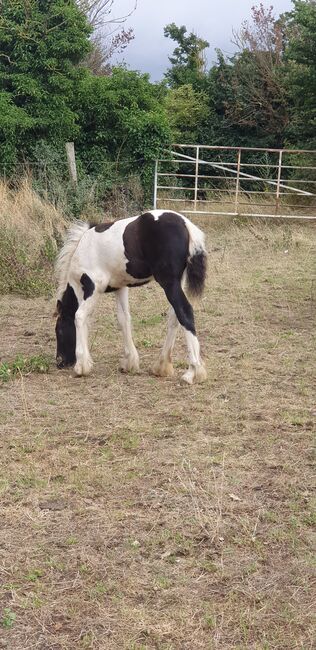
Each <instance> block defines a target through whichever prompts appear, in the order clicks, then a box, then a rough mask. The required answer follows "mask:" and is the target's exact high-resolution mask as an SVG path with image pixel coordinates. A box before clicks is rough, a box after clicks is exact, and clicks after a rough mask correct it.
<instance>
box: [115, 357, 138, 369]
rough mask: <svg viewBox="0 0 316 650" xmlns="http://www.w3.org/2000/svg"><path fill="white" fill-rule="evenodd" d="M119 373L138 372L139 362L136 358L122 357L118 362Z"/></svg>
mask: <svg viewBox="0 0 316 650" xmlns="http://www.w3.org/2000/svg"><path fill="white" fill-rule="evenodd" d="M120 371H121V372H123V373H126V372H135V373H137V372H139V360H138V359H137V358H131V357H124V359H121V361H120Z"/></svg>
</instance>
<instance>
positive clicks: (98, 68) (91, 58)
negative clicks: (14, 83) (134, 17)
mask: <svg viewBox="0 0 316 650" xmlns="http://www.w3.org/2000/svg"><path fill="white" fill-rule="evenodd" d="M76 1H77V4H78V6H79V7H80V9H81V10H82V11H83V12H84V13H85V14H86V16H87V18H88V21H89V24H90V25H91V27H92V30H93V33H92V36H91V44H92V50H91V52H90V53H89V55H88V56H87V59H86V62H85V63H86V66H87V67H88V68H89V70H91V72H92V73H93V74H95V75H108V74H110V72H111V66H110V61H111V58H112V56H113V55H114V54H118V53H121V52H123V51H124V50H125V49H126V47H127V46H128V44H129V43H130V42H131V41H132V40H133V39H134V32H133V29H132V28H128V29H125V27H124V26H123V27H121V26H122V25H124V23H125V21H126V19H127V18H128V17H129V16H130V15H131V14H132V13H133V12H134V11H135V10H136V7H137V0H135V4H134V6H133V9H132V10H131V11H130V12H129V13H128V14H127V15H126V16H119V17H118V18H115V17H113V15H111V13H112V10H113V4H114V0H76Z"/></svg>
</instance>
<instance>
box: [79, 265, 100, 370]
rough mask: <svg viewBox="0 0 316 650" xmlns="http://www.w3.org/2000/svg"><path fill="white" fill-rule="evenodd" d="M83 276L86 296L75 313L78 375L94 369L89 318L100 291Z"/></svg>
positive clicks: (82, 283) (82, 282)
mask: <svg viewBox="0 0 316 650" xmlns="http://www.w3.org/2000/svg"><path fill="white" fill-rule="evenodd" d="M84 275H85V274H84ZM83 277H84V276H82V278H83ZM87 277H88V276H86V278H87ZM82 278H81V285H82V288H83V290H84V297H83V300H82V302H81V303H80V305H79V307H78V309H77V311H76V314H75V324H76V364H75V367H74V371H75V373H76V375H78V376H81V375H89V374H90V372H91V370H92V366H93V361H92V359H91V356H90V352H89V343H88V320H89V317H90V316H91V314H92V312H93V311H94V309H95V306H96V303H97V300H98V293H97V291H96V290H95V287H94V283H93V282H92V281H91V280H90V278H89V281H90V284H89V283H88V282H85V279H84V281H83V280H82Z"/></svg>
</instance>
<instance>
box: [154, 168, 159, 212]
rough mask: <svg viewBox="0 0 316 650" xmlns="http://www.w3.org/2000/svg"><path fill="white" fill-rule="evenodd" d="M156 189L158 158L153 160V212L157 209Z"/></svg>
mask: <svg viewBox="0 0 316 650" xmlns="http://www.w3.org/2000/svg"><path fill="white" fill-rule="evenodd" d="M157 187H158V158H157V160H155V176H154V210H156V208H157Z"/></svg>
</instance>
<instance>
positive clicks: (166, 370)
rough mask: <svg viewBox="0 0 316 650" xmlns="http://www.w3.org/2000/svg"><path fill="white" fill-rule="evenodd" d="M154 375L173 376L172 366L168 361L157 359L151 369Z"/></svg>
mask: <svg viewBox="0 0 316 650" xmlns="http://www.w3.org/2000/svg"><path fill="white" fill-rule="evenodd" d="M152 372H153V374H154V375H156V377H173V375H174V367H173V365H172V363H170V361H158V363H156V364H155V365H154V367H153V369H152Z"/></svg>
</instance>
